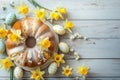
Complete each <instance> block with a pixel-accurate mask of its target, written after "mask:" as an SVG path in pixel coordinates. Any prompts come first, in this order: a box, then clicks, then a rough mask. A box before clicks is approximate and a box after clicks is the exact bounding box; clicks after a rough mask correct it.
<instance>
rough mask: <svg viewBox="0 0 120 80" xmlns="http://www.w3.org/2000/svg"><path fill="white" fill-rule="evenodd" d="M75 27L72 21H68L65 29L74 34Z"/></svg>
mask: <svg viewBox="0 0 120 80" xmlns="http://www.w3.org/2000/svg"><path fill="white" fill-rule="evenodd" d="M73 27H74V23H73V22H72V21H68V20H66V22H65V29H67V30H68V31H69V32H71V33H72V31H71V29H72V28H73Z"/></svg>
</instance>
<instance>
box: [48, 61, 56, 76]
mask: <svg viewBox="0 0 120 80" xmlns="http://www.w3.org/2000/svg"><path fill="white" fill-rule="evenodd" d="M56 71H57V63H56V62H53V63H51V64H50V66H49V67H48V73H49V74H51V75H53V74H55V73H56Z"/></svg>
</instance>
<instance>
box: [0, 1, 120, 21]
mask: <svg viewBox="0 0 120 80" xmlns="http://www.w3.org/2000/svg"><path fill="white" fill-rule="evenodd" d="M12 1H13V0H9V1H8V0H0V2H1V3H0V4H1V5H6V6H7V8H8V10H6V11H2V10H1V8H0V11H1V13H2V14H1V15H3V16H4V15H6V13H8V12H9V11H13V10H12V9H11V8H10V6H9V4H10V2H12ZM23 1H24V0H15V4H16V5H18V4H19V3H20V2H23ZM36 1H37V2H38V3H39V4H40V5H42V6H44V7H46V8H49V9H54V8H55V7H56V6H57V5H61V6H64V7H66V8H67V10H68V18H69V19H75V20H76V19H78V20H79V19H102V20H103V19H120V16H119V13H120V11H119V10H120V7H119V6H120V1H119V0H109V1H108V0H78V1H75V0H71V1H69V0H60V1H59V0H49V1H48V0H36ZM24 2H25V3H26V4H28V5H29V6H30V7H31V9H33V6H32V5H30V4H29V3H28V1H27V0H26V1H24ZM46 4H47V5H46Z"/></svg>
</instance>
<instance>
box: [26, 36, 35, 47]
mask: <svg viewBox="0 0 120 80" xmlns="http://www.w3.org/2000/svg"><path fill="white" fill-rule="evenodd" d="M35 45H36V39H35V38H34V37H28V38H27V39H26V46H27V47H29V48H33V47H34V46H35Z"/></svg>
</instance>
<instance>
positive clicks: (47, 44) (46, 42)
mask: <svg viewBox="0 0 120 80" xmlns="http://www.w3.org/2000/svg"><path fill="white" fill-rule="evenodd" d="M40 46H42V47H44V48H47V49H48V48H49V47H50V46H51V42H50V40H49V38H45V39H43V40H41V41H40Z"/></svg>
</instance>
